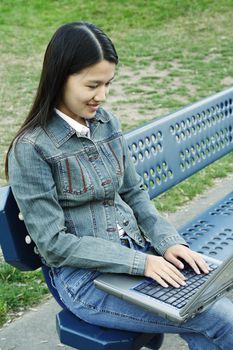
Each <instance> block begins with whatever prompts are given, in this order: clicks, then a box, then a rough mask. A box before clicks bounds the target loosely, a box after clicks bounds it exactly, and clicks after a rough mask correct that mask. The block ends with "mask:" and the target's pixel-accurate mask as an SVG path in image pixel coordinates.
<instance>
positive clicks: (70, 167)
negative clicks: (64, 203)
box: [58, 156, 93, 198]
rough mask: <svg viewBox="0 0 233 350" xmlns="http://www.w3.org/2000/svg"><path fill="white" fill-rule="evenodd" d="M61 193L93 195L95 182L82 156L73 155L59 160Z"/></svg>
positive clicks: (89, 196)
mask: <svg viewBox="0 0 233 350" xmlns="http://www.w3.org/2000/svg"><path fill="white" fill-rule="evenodd" d="M58 166H59V177H60V185H61V193H63V194H66V195H67V196H69V195H72V196H79V197H80V196H84V197H87V198H91V197H92V192H93V184H92V182H91V177H90V175H89V172H88V170H87V169H86V167H85V165H84V163H83V162H82V159H81V157H78V156H71V157H67V158H64V159H61V160H60V161H59V165H58Z"/></svg>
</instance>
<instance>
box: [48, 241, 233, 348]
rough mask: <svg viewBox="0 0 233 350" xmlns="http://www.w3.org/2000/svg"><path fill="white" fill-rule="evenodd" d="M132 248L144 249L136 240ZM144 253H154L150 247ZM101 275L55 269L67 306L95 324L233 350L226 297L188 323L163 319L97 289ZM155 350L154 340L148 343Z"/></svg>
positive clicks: (232, 311)
mask: <svg viewBox="0 0 233 350" xmlns="http://www.w3.org/2000/svg"><path fill="white" fill-rule="evenodd" d="M129 246H130V247H131V248H134V249H140V250H141V247H140V248H139V246H136V244H135V243H133V242H132V241H130V242H129ZM144 250H147V251H148V250H150V246H149V244H148V245H147V247H146V248H144ZM99 275H100V272H98V271H95V270H94V271H93V270H88V269H75V268H70V267H61V268H53V282H54V284H55V286H56V288H57V290H58V293H59V295H60V297H61V299H62V301H63V303H64V304H65V305H66V307H67V308H68V309H69V310H70V311H71V312H73V313H74V314H75V315H77V316H78V317H79V318H81V319H83V320H84V321H86V322H89V323H91V324H96V325H100V326H104V327H109V328H117V329H124V330H129V331H136V332H142V333H177V334H179V335H180V337H181V338H183V339H184V340H185V341H186V342H187V343H188V346H189V349H191V350H202V349H203V350H217V349H223V350H232V349H233V303H232V302H231V301H230V300H229V299H227V298H225V297H224V298H222V299H220V300H218V301H217V302H216V303H215V304H213V305H212V306H211V307H210V308H208V309H207V310H205V311H203V312H202V313H199V314H197V315H196V316H195V317H194V318H192V319H189V320H188V321H186V322H185V323H182V324H176V323H174V322H172V321H169V320H166V319H165V318H163V317H160V316H156V315H155V314H153V313H151V312H149V311H147V310H145V309H143V308H141V307H139V306H136V305H133V304H131V303H128V302H127V301H124V300H121V299H120V298H117V297H115V296H113V295H109V294H107V293H105V292H104V291H101V290H99V289H97V288H96V287H95V286H94V283H93V281H94V279H95V278H96V277H97V276H99ZM148 347H150V348H151V349H153V339H152V341H151V342H150V344H148Z"/></svg>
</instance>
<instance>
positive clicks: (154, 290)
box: [133, 264, 218, 309]
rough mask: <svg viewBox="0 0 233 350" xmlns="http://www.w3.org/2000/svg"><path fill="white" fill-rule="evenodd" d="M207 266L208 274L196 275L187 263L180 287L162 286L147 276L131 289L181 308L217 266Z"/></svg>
mask: <svg viewBox="0 0 233 350" xmlns="http://www.w3.org/2000/svg"><path fill="white" fill-rule="evenodd" d="M209 267H210V269H211V271H210V272H209V273H208V274H200V275H197V274H196V273H195V272H194V271H193V269H192V268H191V267H190V266H189V265H187V266H185V268H184V270H182V274H183V275H184V276H185V277H186V280H185V282H186V285H185V286H181V287H180V288H175V287H172V286H170V287H168V288H164V287H162V286H161V285H160V284H158V283H157V282H156V281H154V280H152V279H149V278H148V279H147V280H146V281H143V282H142V283H140V284H139V285H137V286H135V287H134V288H133V290H136V291H137V292H140V293H143V294H146V295H148V296H150V297H152V298H155V299H157V300H160V301H163V302H164V303H166V304H170V305H172V306H175V307H177V308H178V309H181V308H182V307H184V306H185V304H186V303H187V302H188V301H189V299H190V298H191V297H192V296H193V294H195V293H196V292H197V290H198V289H199V288H200V287H201V286H202V284H203V283H204V282H205V281H206V280H207V279H208V278H209V276H210V275H211V274H212V273H213V271H214V270H215V269H216V268H217V267H218V266H217V265H214V264H209Z"/></svg>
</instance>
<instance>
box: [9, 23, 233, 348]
mask: <svg viewBox="0 0 233 350" xmlns="http://www.w3.org/2000/svg"><path fill="white" fill-rule="evenodd" d="M117 63H118V57H117V53H116V51H115V48H114V46H113V44H112V42H111V40H110V39H109V38H108V37H107V36H106V35H105V34H104V33H103V32H102V31H101V30H100V29H98V28H97V27H95V26H94V25H93V24H89V23H86V22H77V23H70V24H66V25H64V26H62V27H61V28H59V29H58V30H57V31H56V33H55V34H54V36H53V37H52V39H51V41H50V43H49V45H48V47H47V50H46V53H45V58H44V64H43V70H42V74H41V79H40V83H39V87H38V91H37V95H36V98H35V101H34V103H33V106H32V109H31V111H30V112H29V115H28V117H27V118H26V120H25V122H24V123H23V125H22V126H21V128H20V130H19V132H18V133H17V135H16V137H15V138H14V140H13V141H12V143H11V145H10V148H9V152H8V156H7V161H6V174H7V176H9V181H10V184H11V187H12V190H13V193H14V196H15V198H16V200H17V202H18V205H19V207H20V211H21V212H22V214H23V217H24V220H25V224H26V226H27V229H28V231H29V232H30V235H31V237H32V239H33V240H34V241H35V243H36V245H37V247H38V249H39V251H40V254H41V257H42V259H43V261H44V263H45V264H47V265H49V266H51V270H52V273H53V279H54V283H55V286H56V288H57V290H58V293H59V295H60V297H61V299H62V300H63V302H64V304H65V305H66V306H67V308H69V309H70V310H71V311H72V312H73V313H74V314H76V315H77V316H78V317H80V318H82V319H84V320H85V321H87V322H90V323H93V324H98V325H103V326H107V327H111V328H114V327H115V328H116V327H117V328H120V329H128V330H133V331H141V332H149V333H153V332H155V333H160V332H161V333H167V332H170V333H178V334H180V336H181V337H182V338H183V339H185V340H186V341H187V343H188V344H189V348H190V349H198V350H201V349H205V350H206V349H208V350H211V349H224V350H227V349H233V307H232V303H231V301H230V300H228V299H226V298H225V299H221V300H220V301H218V302H217V303H216V304H215V305H214V306H213V307H211V308H209V309H208V310H207V311H204V312H202V313H200V314H198V315H197V316H196V317H195V318H193V319H190V320H188V321H187V322H186V323H184V324H181V325H177V324H175V323H173V322H170V321H168V320H165V319H163V318H162V317H159V316H156V315H154V314H152V313H149V312H147V311H145V310H144V309H142V308H139V307H137V306H135V305H131V304H129V303H127V302H125V301H122V300H120V299H118V298H116V297H114V296H111V295H108V294H106V293H104V292H103V291H100V290H97V289H96V288H95V286H94V284H93V280H94V279H95V278H96V277H97V276H98V275H99V274H100V273H101V272H114V273H126V274H132V275H145V276H148V277H151V278H153V279H154V280H156V281H157V282H158V283H160V284H161V285H162V286H163V287H164V288H166V287H168V285H172V286H174V287H176V288H179V287H180V286H182V285H184V284H185V279H184V277H183V275H182V268H183V264H182V262H181V261H182V260H185V261H186V262H187V263H188V264H190V265H191V267H192V268H193V269H194V270H195V272H196V273H200V272H204V273H208V271H209V269H208V266H207V264H206V263H205V261H204V260H203V259H202V257H201V256H200V255H199V254H197V253H195V252H194V251H192V250H190V249H189V248H188V247H187V245H186V243H185V241H184V240H183V239H182V238H181V237H180V236H179V234H178V233H177V231H176V230H175V228H174V227H173V226H172V225H170V224H169V223H168V222H167V221H166V220H165V219H164V218H163V217H161V216H160V215H159V213H158V212H157V211H156V209H155V208H154V206H153V205H152V204H151V203H150V200H149V197H148V195H147V193H146V191H144V189H143V185H142V180H141V178H140V177H139V176H138V175H137V173H136V172H135V169H134V165H133V164H132V161H131V158H130V155H129V153H128V148H127V145H126V142H125V140H124V137H123V135H122V131H121V129H120V125H119V121H118V120H117V118H116V117H115V116H114V115H113V114H112V113H110V112H107V111H106V110H105V109H103V108H102V107H101V104H102V103H103V102H104V101H105V99H106V95H107V93H108V89H109V85H110V83H111V81H112V80H113V78H114V75H115V68H116V65H117ZM151 347H152V348H153V344H152V343H151Z"/></svg>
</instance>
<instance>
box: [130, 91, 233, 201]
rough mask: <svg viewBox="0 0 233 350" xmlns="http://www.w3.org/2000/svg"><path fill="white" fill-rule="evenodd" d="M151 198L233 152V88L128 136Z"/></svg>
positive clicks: (138, 169) (131, 152) (137, 165)
mask: <svg viewBox="0 0 233 350" xmlns="http://www.w3.org/2000/svg"><path fill="white" fill-rule="evenodd" d="M125 137H126V140H127V142H128V146H129V150H130V154H131V156H132V158H133V161H134V163H135V166H136V169H137V172H138V173H139V174H140V175H141V176H142V177H143V179H144V184H145V187H146V188H147V189H148V191H149V195H150V198H154V197H156V196H157V195H158V194H160V193H162V192H164V191H166V190H167V189H169V188H170V187H172V186H174V185H176V184H177V183H179V182H181V181H182V180H184V179H186V178H187V177H189V176H190V175H192V174H194V173H196V172H197V171H198V170H200V169H202V168H204V167H205V166H207V165H208V164H210V163H212V162H213V161H215V160H217V159H219V158H220V157H222V156H223V155H225V154H227V153H229V152H230V151H232V150H233V88H231V89H228V90H226V91H224V92H222V93H219V94H216V95H214V96H212V97H210V98H207V99H203V100H202V101H200V102H198V103H195V104H192V105H190V106H188V107H186V108H183V109H181V110H179V111H177V112H175V113H172V114H170V115H168V116H165V117H163V118H160V119H157V120H155V121H153V122H149V123H148V124H147V125H145V126H142V127H140V128H137V129H135V130H133V131H130V132H128V133H126V134H125Z"/></svg>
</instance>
